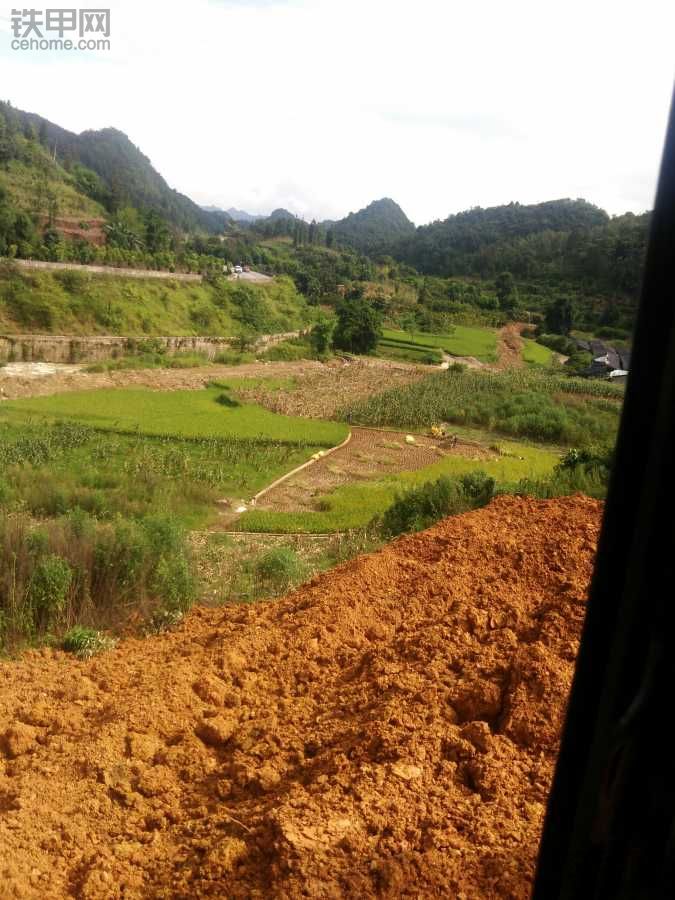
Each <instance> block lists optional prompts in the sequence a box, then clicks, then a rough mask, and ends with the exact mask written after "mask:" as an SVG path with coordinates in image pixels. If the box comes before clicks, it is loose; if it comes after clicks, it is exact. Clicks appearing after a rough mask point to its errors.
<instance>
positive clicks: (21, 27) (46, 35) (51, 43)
mask: <svg viewBox="0 0 675 900" xmlns="http://www.w3.org/2000/svg"><path fill="white" fill-rule="evenodd" d="M12 34H13V38H12V41H11V47H12V50H110V10H109V9H13V10H12Z"/></svg>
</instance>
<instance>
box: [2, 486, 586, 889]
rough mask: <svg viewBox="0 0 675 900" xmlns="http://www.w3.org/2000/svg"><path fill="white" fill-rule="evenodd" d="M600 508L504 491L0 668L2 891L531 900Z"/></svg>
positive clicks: (579, 499) (577, 499)
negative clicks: (174, 614)
mask: <svg viewBox="0 0 675 900" xmlns="http://www.w3.org/2000/svg"><path fill="white" fill-rule="evenodd" d="M600 513H601V505H600V504H599V503H597V502H596V501H592V500H588V499H585V498H582V497H575V498H564V499H558V500H551V501H534V500H529V499H525V498H508V497H502V498H499V499H498V500H496V501H494V502H493V503H492V504H491V505H490V506H489V507H486V508H485V509H481V510H477V511H476V512H472V513H469V514H467V515H464V516H457V517H455V518H451V519H447V520H446V521H444V522H442V523H439V524H438V525H437V526H435V527H434V528H432V529H430V530H429V531H427V532H424V533H421V534H418V535H412V536H410V537H405V538H402V539H400V540H398V541H395V542H394V543H393V544H390V545H389V546H387V547H386V548H384V549H383V550H382V551H380V552H379V553H376V554H372V555H370V556H363V557H360V558H358V559H356V560H353V561H352V562H349V563H347V564H345V565H343V566H340V567H339V568H337V569H335V570H333V571H331V572H330V573H327V574H325V575H322V576H319V577H316V578H314V579H312V581H310V582H309V583H308V584H307V585H305V586H304V587H303V588H301V589H300V590H298V591H297V592H296V593H294V594H292V595H290V596H289V597H287V598H285V599H283V600H281V601H274V602H270V603H260V604H255V605H249V604H244V605H239V606H225V607H221V608H219V609H204V608H201V609H197V610H195V611H194V612H193V613H192V614H191V615H190V616H189V617H188V618H187V620H186V621H185V622H184V624H183V625H182V626H181V627H179V628H178V629H176V630H175V631H173V632H168V633H164V634H160V635H157V636H154V637H149V638H147V639H145V640H127V641H125V642H123V643H122V644H120V645H119V647H118V648H117V649H115V650H113V651H111V652H109V653H106V654H104V655H102V656H100V657H97V658H95V659H93V660H91V661H86V662H78V661H77V660H74V659H72V658H68V657H66V656H65V655H64V654H62V653H60V652H55V651H52V650H42V651H33V652H30V653H28V654H26V656H25V657H24V658H23V659H22V660H21V661H20V662H3V663H0V723H2V724H1V725H0V860H1V862H0V884H2V888H1V889H0V893H2V896H3V897H8V898H10V897H21V898H24V900H43V898H45V897H49V898H55V900H60V898H67V897H78V898H82V900H121V898H123V897H124V898H125V900H141V898H148V897H164V898H187V897H190V898H195V900H199V898H205V897H213V898H216V897H223V896H224V895H225V894H226V895H227V897H228V898H230V900H239V898H242V900H243V898H246V900H251V898H263V897H286V898H293V900H294V898H300V897H315V898H319V897H326V898H328V897H335V898H337V897H340V898H347V900H350V898H351V900H370V898H375V897H379V898H390V900H394V898H396V900H398V898H411V900H412V898H419V897H460V896H464V897H467V898H468V897H470V898H472V900H473V898H485V900H487V898H490V900H492V898H495V897H510V898H516V900H520V898H522V900H525V898H526V897H528V896H529V893H530V889H531V883H532V876H533V871H534V861H535V857H536V853H537V843H538V838H539V833H540V829H541V825H542V819H543V814H544V808H545V803H546V795H547V791H548V787H549V784H550V780H551V775H552V771H553V765H554V761H555V756H556V752H557V743H558V736H559V731H560V727H561V721H562V716H563V714H564V708H565V703H566V698H567V692H568V690H569V685H570V681H571V678H572V673H573V667H574V658H575V653H576V648H577V641H578V635H579V631H580V628H581V624H582V620H583V614H584V599H585V595H586V590H587V586H588V582H589V578H590V574H591V568H592V563H593V555H594V551H595V544H596V539H597V533H598V527H599V519H600Z"/></svg>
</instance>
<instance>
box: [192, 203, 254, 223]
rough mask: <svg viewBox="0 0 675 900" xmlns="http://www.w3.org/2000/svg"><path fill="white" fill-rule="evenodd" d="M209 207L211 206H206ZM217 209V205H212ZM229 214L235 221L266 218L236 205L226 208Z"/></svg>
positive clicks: (251, 220)
mask: <svg viewBox="0 0 675 900" xmlns="http://www.w3.org/2000/svg"><path fill="white" fill-rule="evenodd" d="M205 208H207V209H208V208H209V207H205ZM211 208H212V209H215V207H211ZM225 212H226V213H227V215H228V216H229V217H230V218H231V219H234V221H235V222H256V221H257V220H258V219H264V218H265V217H264V216H257V215H252V214H251V213H248V212H246V210H244V209H235V207H234V206H231V207H230V208H229V209H227V210H225Z"/></svg>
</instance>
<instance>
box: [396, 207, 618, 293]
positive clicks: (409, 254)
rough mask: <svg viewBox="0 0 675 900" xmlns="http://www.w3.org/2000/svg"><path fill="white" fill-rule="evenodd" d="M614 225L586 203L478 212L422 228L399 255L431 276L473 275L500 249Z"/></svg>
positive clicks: (402, 246)
mask: <svg viewBox="0 0 675 900" xmlns="http://www.w3.org/2000/svg"><path fill="white" fill-rule="evenodd" d="M608 221H609V216H608V215H607V213H606V212H604V211H603V210H601V209H598V207H596V206H592V205H591V204H590V203H587V202H586V201H585V200H551V201H549V202H547V203H537V204H535V205H532V206H524V205H522V204H520V203H509V204H508V205H507V206H492V207H489V208H488V209H481V207H475V208H474V209H469V210H466V212H460V213H457V214H456V215H452V216H448V218H447V219H445V220H443V221H441V222H432V223H431V224H430V225H423V226H421V227H420V228H418V229H417V230H416V231H415V233H414V235H411V236H410V237H409V238H408V239H407V240H403V241H400V242H399V243H398V244H397V246H396V248H395V254H394V255H395V256H396V257H397V258H399V259H401V260H404V261H405V262H408V263H409V264H410V265H412V266H415V268H417V269H419V270H420V271H423V272H427V273H428V274H434V275H453V274H460V273H461V274H471V270H472V264H473V263H474V262H475V258H476V256H480V255H481V254H482V253H483V251H484V250H485V249H486V248H487V247H490V246H492V245H494V244H504V243H508V242H511V241H514V240H517V239H518V238H523V237H527V236H529V235H533V234H542V233H545V232H549V233H550V232H570V231H574V230H578V229H587V228H592V227H593V226H596V225H605V224H607V222H608Z"/></svg>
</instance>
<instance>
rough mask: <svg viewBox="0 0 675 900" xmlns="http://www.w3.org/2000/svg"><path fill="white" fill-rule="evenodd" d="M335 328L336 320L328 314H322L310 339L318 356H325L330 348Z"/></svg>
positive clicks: (311, 332)
mask: <svg viewBox="0 0 675 900" xmlns="http://www.w3.org/2000/svg"><path fill="white" fill-rule="evenodd" d="M334 330H335V321H334V320H333V319H329V318H328V317H327V316H322V317H321V318H320V319H319V320H318V322H316V324H315V325H314V326H313V328H312V330H311V331H310V333H309V340H310V343H311V345H312V348H313V350H314V352H315V353H316V354H317V355H318V356H324V355H325V354H326V353H328V351H329V350H330V345H331V341H332V339H333V331H334Z"/></svg>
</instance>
